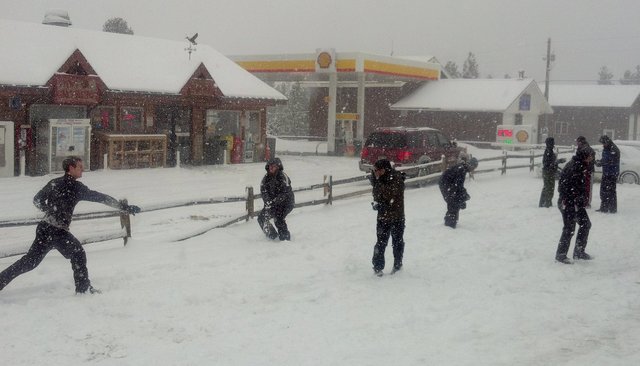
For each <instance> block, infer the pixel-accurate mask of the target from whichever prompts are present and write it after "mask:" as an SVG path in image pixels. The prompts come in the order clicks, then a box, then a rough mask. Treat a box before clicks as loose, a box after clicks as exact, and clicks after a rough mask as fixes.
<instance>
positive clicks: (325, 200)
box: [0, 148, 574, 257]
mask: <svg viewBox="0 0 640 366" xmlns="http://www.w3.org/2000/svg"><path fill="white" fill-rule="evenodd" d="M573 151H574V150H573V149H570V148H569V149H564V150H560V151H557V152H558V154H559V155H561V154H567V153H571V152H573ZM540 157H542V154H535V152H534V150H530V151H529V153H528V154H517V153H509V152H507V151H503V153H502V155H501V156H496V157H491V158H483V159H478V161H479V162H480V163H483V162H490V161H500V162H501V163H500V166H499V167H494V168H484V169H482V168H481V167H482V164H480V166H479V168H478V169H476V170H475V171H474V172H473V174H472V175H471V176H472V177H473V176H474V175H476V174H484V173H491V172H498V171H499V172H500V173H501V174H502V175H504V174H506V173H507V171H508V170H510V169H523V168H528V169H529V171H533V170H534V169H535V167H536V166H539V165H540V162H538V163H536V158H540ZM510 159H515V160H517V161H522V160H528V161H527V162H526V163H524V164H517V165H511V166H509V165H508V161H509V160H510ZM434 167H437V168H439V169H438V170H439V171H438V172H435V173H431V174H429V172H430V171H432V170H433V168H434ZM446 167H447V166H446V161H445V159H444V157H443V158H442V159H441V160H439V161H435V162H430V163H427V164H421V165H417V166H412V167H399V168H398V170H400V171H404V172H407V173H410V174H411V175H412V176H414V177H412V178H408V179H407V180H406V181H405V186H406V187H408V188H419V187H424V186H425V185H428V184H432V183H435V182H437V181H438V180H439V179H440V176H441V174H442V173H441V172H442V171H444V169H446ZM368 180H369V174H363V175H359V176H355V177H351V178H344V179H339V180H334V179H333V177H332V176H331V175H325V176H324V180H323V182H322V183H317V184H312V185H309V186H305V187H298V188H295V189H294V192H303V191H313V190H319V189H322V198H318V199H313V200H310V201H305V202H299V203H296V205H295V207H296V208H299V207H306V206H314V205H321V204H329V205H330V204H332V203H333V201H335V200H341V199H347V198H352V197H356V196H361V195H364V194H370V193H371V187H370V186H369V185H368V184H367V185H366V187H362V186H361V185H360V186H355V190H353V191H350V192H348V193H342V194H338V195H336V194H334V192H333V191H334V187H336V186H339V185H348V184H353V183H359V182H363V181H368ZM260 198H262V195H261V194H259V193H258V194H256V193H255V192H254V189H253V187H247V188H246V190H245V194H244V195H243V196H231V197H222V198H209V199H200V200H189V201H186V202H177V203H176V202H174V203H166V204H159V205H155V206H154V207H148V208H145V209H143V210H142V212H143V213H144V212H151V211H157V210H167V209H172V208H178V207H187V206H194V205H205V204H219V203H229V202H241V201H244V202H245V211H246V213H245V214H243V215H240V216H238V217H234V218H232V219H229V220H227V221H224V222H222V223H216V224H213V225H209V226H206V227H203V228H202V229H200V230H197V231H195V232H192V233H189V234H188V235H185V236H183V237H181V238H179V239H176V240H174V241H184V240H188V239H191V238H193V237H196V236H199V235H202V234H205V233H207V232H209V231H211V230H213V229H217V228H223V227H227V226H229V225H232V224H235V223H238V222H241V221H249V220H250V219H251V218H253V217H255V216H257V215H258V213H259V211H256V209H255V207H256V206H255V201H256V200H257V199H260ZM116 216H119V217H120V227H121V230H120V231H119V232H117V233H114V234H110V235H103V236H100V237H93V238H89V239H85V240H83V241H82V244H83V245H84V244H89V243H97V242H102V241H107V240H113V239H118V238H122V239H123V240H124V245H126V244H127V239H128V238H130V237H131V220H130V217H129V214H127V213H124V212H119V211H99V212H93V213H84V214H76V215H73V219H74V220H91V219H100V218H106V217H116ZM40 220H41V219H39V218H28V219H21V220H8V221H0V229H1V228H7V227H17V226H25V225H36V224H38V223H39V222H40ZM20 254H24V252H21V253H11V254H6V255H3V256H2V255H0V257H8V256H14V255H20Z"/></svg>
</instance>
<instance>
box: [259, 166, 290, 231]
mask: <svg viewBox="0 0 640 366" xmlns="http://www.w3.org/2000/svg"><path fill="white" fill-rule="evenodd" d="M264 169H265V170H266V171H267V174H265V176H264V178H262V182H261V183H260V193H261V194H262V201H263V202H264V208H263V209H262V211H260V214H259V215H258V224H259V225H260V228H262V231H263V232H264V233H265V235H266V236H267V237H268V238H269V239H275V238H280V240H291V234H290V233H289V228H288V227H287V222H286V221H285V218H286V217H287V215H288V214H289V213H290V212H291V211H292V210H293V206H294V205H295V197H294V195H293V190H292V189H291V179H289V177H288V176H287V175H286V174H285V173H284V166H283V165H282V161H280V159H279V158H273V159H270V160H269V161H268V162H267V164H266V165H265V167H264ZM271 219H274V223H275V225H276V227H275V228H274V227H273V225H271V223H270V222H269V220H271ZM276 228H277V230H276Z"/></svg>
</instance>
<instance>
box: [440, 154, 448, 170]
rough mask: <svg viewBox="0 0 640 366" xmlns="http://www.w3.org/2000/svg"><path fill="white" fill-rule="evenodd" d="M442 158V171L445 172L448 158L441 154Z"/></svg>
mask: <svg viewBox="0 0 640 366" xmlns="http://www.w3.org/2000/svg"><path fill="white" fill-rule="evenodd" d="M440 160H442V172H443V173H444V171H445V170H447V158H446V156H444V155H440Z"/></svg>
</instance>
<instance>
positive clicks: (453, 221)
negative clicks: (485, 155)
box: [439, 158, 478, 229]
mask: <svg viewBox="0 0 640 366" xmlns="http://www.w3.org/2000/svg"><path fill="white" fill-rule="evenodd" d="M477 167H478V159H476V158H471V159H468V161H467V160H466V159H463V160H462V162H460V163H458V164H456V165H453V166H451V167H450V168H448V169H447V170H445V171H444V172H443V173H442V176H441V177H440V182H439V186H440V193H442V197H443V198H444V201H445V202H446V203H447V213H446V214H445V215H444V224H445V225H446V226H449V227H451V228H453V229H455V228H456V225H457V224H458V216H459V213H460V210H461V209H465V208H467V201H468V200H469V199H471V196H469V194H468V193H467V190H466V189H465V188H464V179H465V177H466V175H467V173H469V172H473V171H474V170H475V169H476V168H477Z"/></svg>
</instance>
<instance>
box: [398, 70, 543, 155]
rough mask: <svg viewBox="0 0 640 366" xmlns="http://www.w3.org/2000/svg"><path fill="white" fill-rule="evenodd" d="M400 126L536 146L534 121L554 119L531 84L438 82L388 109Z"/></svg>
mask: <svg viewBox="0 0 640 366" xmlns="http://www.w3.org/2000/svg"><path fill="white" fill-rule="evenodd" d="M391 109H392V110H396V111H401V112H402V116H401V122H399V123H400V124H402V125H405V126H410V127H421V126H428V127H433V128H437V129H439V130H441V131H442V132H444V133H445V134H447V135H449V137H450V138H455V139H458V140H470V141H489V142H495V141H498V142H503V143H507V144H536V143H538V141H539V139H540V136H539V134H540V129H539V119H540V116H542V115H544V114H549V113H553V110H552V109H551V107H550V106H549V104H548V103H547V101H546V99H545V98H544V95H543V94H542V92H541V91H540V88H539V87H538V85H537V83H536V82H535V81H534V80H533V79H440V80H438V81H433V82H425V83H423V84H422V85H421V86H420V87H418V88H417V89H416V90H414V91H412V92H411V93H409V94H408V95H406V96H405V97H403V98H402V99H400V100H399V101H397V102H396V103H394V104H393V105H392V106H391Z"/></svg>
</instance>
